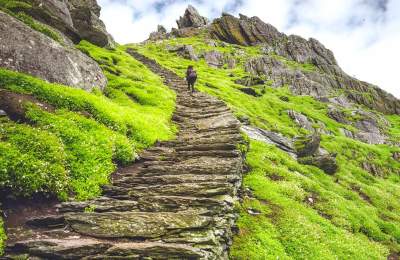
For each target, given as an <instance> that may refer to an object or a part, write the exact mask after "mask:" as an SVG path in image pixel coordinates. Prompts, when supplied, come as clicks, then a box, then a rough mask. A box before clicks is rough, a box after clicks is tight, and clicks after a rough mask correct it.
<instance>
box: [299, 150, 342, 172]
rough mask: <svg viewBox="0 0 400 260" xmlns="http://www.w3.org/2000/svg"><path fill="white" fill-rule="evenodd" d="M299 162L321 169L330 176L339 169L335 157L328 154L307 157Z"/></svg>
mask: <svg viewBox="0 0 400 260" xmlns="http://www.w3.org/2000/svg"><path fill="white" fill-rule="evenodd" d="M298 160H299V162H300V163H302V164H306V165H313V166H315V167H317V168H320V169H321V170H323V171H324V172H325V173H327V174H330V175H332V174H334V173H335V172H336V171H337V169H338V165H337V163H336V158H335V155H330V154H328V155H317V156H307V157H301V158H299V159H298Z"/></svg>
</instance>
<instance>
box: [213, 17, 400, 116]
mask: <svg viewBox="0 0 400 260" xmlns="http://www.w3.org/2000/svg"><path fill="white" fill-rule="evenodd" d="M209 34H210V36H211V37H212V38H214V39H218V40H222V41H225V42H229V43H234V44H240V45H245V46H248V45H262V46H263V47H262V49H263V50H264V54H265V55H266V56H268V57H262V58H256V59H253V60H251V61H249V63H248V64H246V69H247V71H248V72H251V73H256V74H255V75H257V74H258V75H261V74H262V75H266V76H268V77H269V79H271V80H273V81H274V86H283V85H285V84H288V85H289V86H290V89H291V90H292V92H293V93H294V94H297V95H310V96H313V97H316V98H318V99H320V98H325V97H327V96H331V95H335V94H336V92H337V90H338V89H339V90H344V92H345V98H346V99H348V100H350V101H352V102H355V103H358V104H362V105H365V106H367V107H369V108H372V109H375V110H378V111H380V112H383V113H388V114H400V101H399V100H398V99H396V98H395V97H394V96H392V95H391V94H388V93H387V92H385V91H383V90H381V89H379V88H378V87H376V86H374V85H371V84H368V83H366V82H362V81H359V80H357V79H355V78H352V77H350V76H349V75H347V74H346V73H345V72H343V70H342V69H341V68H340V67H339V66H338V64H337V62H336V59H335V57H334V55H333V53H332V52H331V51H330V50H328V49H327V48H326V47H325V46H323V45H322V44H321V43H320V42H319V41H317V40H315V39H312V38H311V39H309V40H306V39H304V38H302V37H300V36H296V35H290V36H287V35H285V34H283V33H280V32H279V31H278V30H277V29H276V28H275V27H273V26H272V25H270V24H267V23H264V22H263V21H261V20H260V19H259V18H258V17H251V18H249V17H246V16H244V15H240V17H239V18H236V17H234V16H232V15H229V14H223V15H222V17H221V18H217V19H215V20H214V21H213V23H212V24H211V26H210V29H209ZM271 54H277V55H279V56H283V57H285V58H286V59H289V60H292V61H295V62H297V63H299V64H312V65H314V66H315V68H316V70H315V71H307V70H305V71H299V70H298V71H295V70H293V69H288V68H287V67H286V66H284V65H283V64H281V63H280V62H279V61H276V60H274V59H273V58H271V57H270V55H271Z"/></svg>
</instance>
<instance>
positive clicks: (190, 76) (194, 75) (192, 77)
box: [188, 70, 197, 80]
mask: <svg viewBox="0 0 400 260" xmlns="http://www.w3.org/2000/svg"><path fill="white" fill-rule="evenodd" d="M188 79H190V80H196V79H197V73H196V71H195V70H191V71H189V74H188Z"/></svg>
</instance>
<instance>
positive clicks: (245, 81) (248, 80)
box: [235, 76, 265, 87]
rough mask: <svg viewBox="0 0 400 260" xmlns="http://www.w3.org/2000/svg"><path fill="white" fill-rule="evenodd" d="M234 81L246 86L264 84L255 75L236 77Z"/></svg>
mask: <svg viewBox="0 0 400 260" xmlns="http://www.w3.org/2000/svg"><path fill="white" fill-rule="evenodd" d="M235 83H236V84H239V85H243V86H246V87H251V86H256V85H264V84H265V81H264V80H263V79H262V78H260V77H257V76H256V77H251V76H246V77H243V78H240V79H236V80H235Z"/></svg>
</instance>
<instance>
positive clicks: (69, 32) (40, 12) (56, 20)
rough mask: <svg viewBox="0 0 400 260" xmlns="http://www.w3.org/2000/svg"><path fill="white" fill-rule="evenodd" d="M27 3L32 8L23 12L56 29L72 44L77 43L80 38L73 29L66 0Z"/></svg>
mask: <svg viewBox="0 0 400 260" xmlns="http://www.w3.org/2000/svg"><path fill="white" fill-rule="evenodd" d="M27 2H29V3H30V4H32V8H29V9H24V12H26V13H28V14H29V15H30V16H32V17H33V18H35V19H36V20H38V21H40V22H42V23H45V24H47V25H49V26H51V27H53V28H55V29H57V30H58V31H60V32H61V33H63V34H64V35H65V36H67V37H68V38H69V39H70V40H72V42H73V43H79V41H80V40H81V37H80V36H79V33H78V31H77V30H76V29H75V28H74V24H73V21H72V17H71V13H70V11H69V3H68V0H27Z"/></svg>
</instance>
